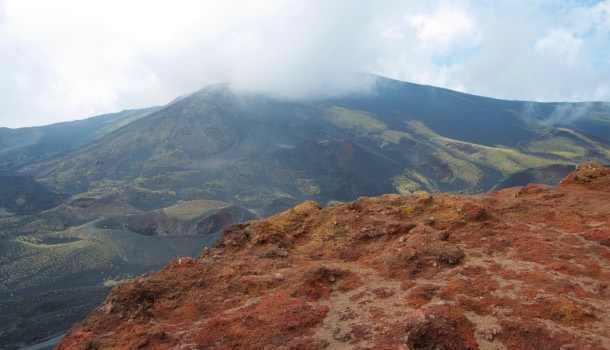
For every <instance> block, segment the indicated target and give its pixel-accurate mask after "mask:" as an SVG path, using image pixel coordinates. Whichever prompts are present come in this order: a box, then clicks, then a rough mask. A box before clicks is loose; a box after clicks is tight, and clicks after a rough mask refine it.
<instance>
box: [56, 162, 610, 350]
mask: <svg viewBox="0 0 610 350" xmlns="http://www.w3.org/2000/svg"><path fill="white" fill-rule="evenodd" d="M609 199H610V169H605V168H602V167H600V166H599V165H597V164H594V163H587V164H583V165H580V166H579V167H578V168H577V169H576V170H575V171H574V172H573V173H572V174H570V175H569V176H568V177H567V178H566V179H565V180H563V181H562V182H561V183H560V184H559V185H558V186H556V187H552V186H546V185H529V186H526V187H517V188H511V189H504V190H501V191H498V192H493V193H488V194H482V195H476V196H455V195H447V194H435V195H432V194H429V193H425V192H417V193H415V194H413V195H411V196H400V195H385V196H381V197H377V198H360V199H358V200H357V201H354V202H351V203H345V204H341V205H337V206H335V207H332V208H325V209H322V208H321V207H320V206H319V205H318V204H316V203H313V202H308V203H303V204H301V205H299V206H297V207H295V208H294V209H292V210H289V211H287V212H284V213H281V214H278V215H276V216H273V217H270V218H268V219H265V220H260V221H250V222H247V223H243V224H238V225H233V226H231V227H229V228H228V229H227V230H226V231H225V233H224V235H223V237H222V238H221V239H220V240H219V241H218V242H217V243H216V245H215V246H214V247H213V248H210V249H206V250H205V251H204V252H203V253H202V254H201V257H200V258H199V259H192V258H180V259H175V260H174V261H173V262H171V263H170V264H169V265H168V266H167V267H165V268H164V269H162V270H160V271H158V272H154V273H151V274H148V275H144V276H141V277H139V278H136V279H135V280H133V281H131V282H127V283H123V284H121V285H119V286H117V287H115V288H114V289H113V290H112V292H111V293H110V295H109V296H108V299H107V300H106V301H105V302H104V303H103V304H102V305H101V306H100V307H99V308H97V309H96V310H94V311H93V312H92V313H91V314H90V315H89V316H88V317H87V319H85V320H84V321H83V322H82V323H80V324H78V325H75V326H74V327H73V328H72V329H71V330H70V332H69V333H68V335H67V336H66V337H65V338H64V340H63V341H62V342H61V344H60V345H59V346H58V349H89V348H91V349H101V348H111V349H137V348H142V349H170V348H171V349H564V350H565V349H610V287H609V286H608V284H609V283H610V247H609V241H610V201H609Z"/></svg>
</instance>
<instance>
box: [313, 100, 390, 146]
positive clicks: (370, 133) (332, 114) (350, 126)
mask: <svg viewBox="0 0 610 350" xmlns="http://www.w3.org/2000/svg"><path fill="white" fill-rule="evenodd" d="M324 117H325V118H326V120H328V121H329V122H331V123H332V124H333V125H335V126H337V127H339V128H341V129H344V130H347V131H349V132H350V133H352V134H353V135H355V136H357V137H366V138H370V139H375V138H377V137H378V135H380V134H381V133H383V132H384V131H385V130H387V128H388V127H387V125H385V123H383V122H381V121H379V120H378V119H376V118H375V116H374V115H373V114H371V113H367V112H363V111H356V110H352V109H347V108H341V107H330V108H328V109H326V111H324Z"/></svg>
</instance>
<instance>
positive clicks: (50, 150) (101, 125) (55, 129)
mask: <svg viewBox="0 0 610 350" xmlns="http://www.w3.org/2000/svg"><path fill="white" fill-rule="evenodd" d="M158 109H159V107H150V108H142V109H134V110H125V111H122V112H118V113H110V114H104V115H99V116H96V117H91V118H87V119H83V120H76V121H72V122H63V123H56V124H51V125H45V126H35V127H28V128H18V129H9V128H2V127H0V174H2V173H5V172H9V171H12V170H14V169H17V168H19V167H22V166H24V165H26V164H30V163H34V162H37V161H40V160H44V159H47V158H49V157H53V156H56V155H59V154H63V153H66V152H68V151H70V150H73V149H75V148H78V147H80V146H82V145H84V144H87V143H88V142H90V141H91V140H94V139H96V138H99V137H102V136H104V135H106V134H108V133H110V132H112V131H114V130H117V129H119V128H121V127H123V126H125V125H127V124H129V123H130V122H132V121H134V120H137V119H139V118H142V117H145V116H147V115H148V114H150V113H152V112H154V111H156V110H158Z"/></svg>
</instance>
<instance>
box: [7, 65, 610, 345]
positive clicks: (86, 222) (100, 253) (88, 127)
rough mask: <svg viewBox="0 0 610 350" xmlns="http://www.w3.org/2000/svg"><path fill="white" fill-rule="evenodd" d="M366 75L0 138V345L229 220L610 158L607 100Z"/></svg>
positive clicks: (550, 173) (25, 336)
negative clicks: (353, 87)
mask: <svg viewBox="0 0 610 350" xmlns="http://www.w3.org/2000/svg"><path fill="white" fill-rule="evenodd" d="M369 78H370V79H373V80H374V81H375V83H374V85H373V86H372V87H371V89H370V91H368V92H366V93H364V92H363V93H361V94H354V95H349V96H343V97H340V98H339V97H337V98H327V99H319V100H307V101H305V100H292V101H285V100H278V99H274V98H272V97H270V96H266V95H262V94H256V93H250V92H243V91H238V90H235V89H233V88H232V87H231V86H229V85H226V84H218V85H211V86H207V87H205V88H203V89H202V90H200V91H197V92H195V93H193V94H190V95H187V96H182V97H180V98H178V99H176V100H174V101H172V102H171V103H170V104H168V105H166V106H162V107H153V108H150V109H142V110H133V111H123V112H120V113H116V114H110V115H104V116H98V117H94V118H91V119H88V120H83V121H76V122H70V123H60V124H55V125H50V126H45V127H35V128H23V129H5V128H2V129H0V159H1V160H2V162H3V163H0V171H1V172H2V174H1V175H3V176H5V179H11V180H10V181H9V180H6V181H5V182H3V183H4V184H6V187H2V188H1V189H0V192H1V193H2V195H3V197H2V198H0V314H4V315H10V316H4V318H2V317H0V343H1V344H13V345H11V346H12V347H13V348H19V347H21V346H25V345H28V344H29V343H31V342H35V341H37V340H40V339H43V338H46V337H50V336H52V335H57V334H58V333H61V332H62V330H65V329H67V328H68V326H69V325H70V324H71V323H72V322H74V321H76V320H78V319H81V318H82V317H83V316H84V313H86V311H87V310H90V308H91V306H92V305H94V304H95V303H96V302H98V301H99V300H100V298H102V297H103V295H104V292H105V291H107V288H108V285H110V284H113V283H115V282H116V281H118V280H122V279H130V278H133V277H134V276H136V275H139V274H141V273H145V272H147V271H150V270H152V269H156V268H159V267H161V266H163V265H165V264H166V263H167V262H168V261H170V260H171V259H172V258H173V257H175V256H186V255H189V256H196V255H198V252H199V251H200V250H201V249H203V248H204V247H205V246H208V245H210V244H212V242H213V241H214V240H215V239H217V238H218V236H219V235H220V233H221V231H222V230H223V229H224V227H226V225H228V224H231V223H235V222H240V221H245V220H249V219H254V218H263V217H268V216H270V215H274V214H277V213H279V212H282V211H284V210H288V209H290V208H292V207H294V206H296V205H298V204H300V203H303V202H306V201H310V200H314V201H317V202H318V203H320V204H321V205H322V206H325V207H327V206H334V205H339V204H341V203H343V202H348V201H352V200H355V199H357V198H359V197H362V196H371V197H372V196H378V195H382V194H388V193H394V194H402V195H410V194H412V193H416V192H417V191H421V190H425V191H428V192H432V193H439V192H452V193H461V194H475V193H482V192H486V191H488V190H490V189H493V188H502V187H503V186H511V185H514V184H523V181H534V182H546V183H548V182H552V179H559V178H561V176H563V175H565V171H566V169H570V167H574V166H575V165H576V164H578V163H582V162H585V161H596V162H598V163H600V164H610V136H609V135H610V106H609V105H608V104H607V103H602V102H586V103H535V102H523V101H503V100H497V99H492V98H486V97H480V96H473V95H468V94H463V93H460V92H456V91H451V90H446V89H441V88H435V87H431V86H422V85H417V84H411V83H406V82H400V81H395V80H391V79H386V78H383V77H373V76H369ZM33 310H44V311H45V313H46V314H49V315H55V316H53V318H52V321H50V319H49V318H36V317H33V315H32V312H34V311H33ZM12 320H21V321H19V322H17V321H15V322H13V321H12ZM7 347H8V345H7Z"/></svg>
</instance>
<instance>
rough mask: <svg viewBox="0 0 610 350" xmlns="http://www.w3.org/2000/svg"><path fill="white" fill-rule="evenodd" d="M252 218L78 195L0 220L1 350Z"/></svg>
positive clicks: (216, 205) (45, 333)
mask: <svg viewBox="0 0 610 350" xmlns="http://www.w3.org/2000/svg"><path fill="white" fill-rule="evenodd" d="M100 217H101V218H100ZM255 217H256V216H255V215H253V214H252V213H250V212H248V211H247V210H245V209H243V208H240V207H237V206H234V205H231V204H228V203H224V202H217V201H204V200H198V201H188V202H184V203H180V204H178V205H175V206H171V207H168V208H163V209H157V210H152V211H147V212H140V211H138V210H137V209H135V208H133V207H130V206H128V205H126V204H125V203H123V202H117V201H110V200H96V199H93V198H78V199H71V200H69V201H67V202H65V203H63V204H61V205H60V206H58V207H56V208H54V209H51V210H47V211H45V212H43V213H41V214H38V215H29V216H13V217H6V218H2V220H0V232H1V233H2V235H0V315H1V316H0V344H2V345H1V346H0V348H2V349H19V348H22V347H23V346H24V345H28V344H32V343H35V342H39V341H41V340H45V339H48V338H49V337H53V336H55V335H57V334H61V333H65V331H66V330H67V329H68V328H69V327H70V326H71V325H72V324H73V323H74V322H77V321H78V320H81V319H82V318H83V317H85V316H86V315H87V313H89V312H90V311H91V310H92V309H93V308H94V307H95V305H97V304H99V303H100V302H101V301H102V300H103V298H104V297H105V296H106V295H107V293H108V289H109V286H112V285H114V284H116V283H117V282H118V281H120V280H123V279H126V278H127V279H128V278H133V276H137V275H140V274H142V273H145V272H149V271H151V270H156V269H159V268H161V267H163V266H164V265H166V264H167V263H168V262H169V261H171V260H172V259H173V258H174V257H176V256H185V255H190V256H198V254H199V253H200V252H201V249H203V247H205V246H208V245H210V244H211V242H214V241H215V240H217V239H218V237H219V235H220V233H221V232H222V228H224V227H225V226H227V225H229V224H233V223H237V222H242V221H245V220H250V219H253V218H255ZM5 235H6V236H5Z"/></svg>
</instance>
